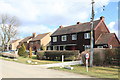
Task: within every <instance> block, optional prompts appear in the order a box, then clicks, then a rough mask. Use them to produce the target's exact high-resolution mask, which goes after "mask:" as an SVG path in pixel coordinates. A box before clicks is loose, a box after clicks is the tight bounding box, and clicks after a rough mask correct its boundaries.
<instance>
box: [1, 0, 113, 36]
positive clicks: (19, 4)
mask: <svg viewBox="0 0 120 80" xmlns="http://www.w3.org/2000/svg"><path fill="white" fill-rule="evenodd" d="M110 1H111V0H95V2H96V4H95V7H96V8H101V7H102V6H101V5H107V4H108V3H109V2H110ZM96 12H97V11H96ZM0 13H8V14H11V15H15V16H17V17H18V18H19V19H20V20H21V22H22V24H21V26H22V28H21V29H20V30H21V31H22V33H26V34H29V33H30V32H44V30H45V31H46V32H47V31H48V32H49V31H52V30H51V28H50V27H51V26H52V27H53V28H54V29H56V27H55V26H59V25H70V24H76V22H78V21H80V22H85V21H87V20H89V21H90V16H91V0H0ZM46 25H47V26H46ZM23 26H24V27H23ZM53 28H52V29H53Z"/></svg>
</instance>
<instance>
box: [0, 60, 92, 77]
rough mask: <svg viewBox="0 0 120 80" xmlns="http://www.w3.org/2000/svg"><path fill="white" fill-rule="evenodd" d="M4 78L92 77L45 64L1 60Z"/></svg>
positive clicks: (0, 64)
mask: <svg viewBox="0 0 120 80" xmlns="http://www.w3.org/2000/svg"><path fill="white" fill-rule="evenodd" d="M0 66H1V67H2V71H1V72H2V78H91V77H89V76H86V75H80V74H75V73H69V72H64V71H57V70H52V69H47V68H44V67H43V66H38V65H37V66H35V65H27V64H21V63H16V62H10V61H5V60H0Z"/></svg>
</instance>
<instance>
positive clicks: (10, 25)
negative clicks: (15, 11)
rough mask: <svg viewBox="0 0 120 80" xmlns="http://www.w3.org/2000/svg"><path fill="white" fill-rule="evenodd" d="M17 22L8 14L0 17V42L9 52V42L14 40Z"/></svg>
mask: <svg viewBox="0 0 120 80" xmlns="http://www.w3.org/2000/svg"><path fill="white" fill-rule="evenodd" d="M18 26H19V20H18V19H17V18H16V17H15V16H10V15H8V14H2V15H0V40H1V43H2V47H3V49H4V50H5V47H6V49H7V50H9V44H10V41H11V40H12V39H13V38H15V36H16V35H17V33H18Z"/></svg>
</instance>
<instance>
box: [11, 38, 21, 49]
mask: <svg viewBox="0 0 120 80" xmlns="http://www.w3.org/2000/svg"><path fill="white" fill-rule="evenodd" d="M21 40H22V39H17V40H12V41H11V42H10V46H9V49H10V50H17V48H18V45H19V42H20V41H21Z"/></svg>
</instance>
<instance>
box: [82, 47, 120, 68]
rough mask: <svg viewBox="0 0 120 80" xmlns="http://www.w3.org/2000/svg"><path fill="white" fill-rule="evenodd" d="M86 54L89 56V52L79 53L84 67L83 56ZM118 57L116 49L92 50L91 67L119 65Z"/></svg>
mask: <svg viewBox="0 0 120 80" xmlns="http://www.w3.org/2000/svg"><path fill="white" fill-rule="evenodd" d="M87 52H88V53H89V54H90V50H87V51H84V52H82V53H81V56H82V61H83V63H84V65H85V54H86V53H87ZM119 56H120V49H118V48H116V49H109V48H106V49H94V54H93V65H95V66H108V65H119V60H120V57H119ZM89 60H90V59H89ZM89 60H88V61H89Z"/></svg>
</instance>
